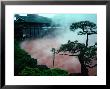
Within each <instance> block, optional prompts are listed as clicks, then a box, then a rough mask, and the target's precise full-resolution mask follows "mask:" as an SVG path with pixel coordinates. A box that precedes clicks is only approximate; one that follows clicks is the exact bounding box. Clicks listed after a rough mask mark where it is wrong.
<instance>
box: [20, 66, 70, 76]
mask: <svg viewBox="0 0 110 89" xmlns="http://www.w3.org/2000/svg"><path fill="white" fill-rule="evenodd" d="M20 75H21V76H66V75H68V72H66V71H65V70H61V69H58V68H54V69H44V70H40V69H39V68H29V67H25V68H24V69H23V70H22V71H21V73H20Z"/></svg>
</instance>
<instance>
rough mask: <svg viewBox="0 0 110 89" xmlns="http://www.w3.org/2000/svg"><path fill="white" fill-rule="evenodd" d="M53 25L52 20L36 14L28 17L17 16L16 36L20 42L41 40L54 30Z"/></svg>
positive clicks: (15, 24)
mask: <svg viewBox="0 0 110 89" xmlns="http://www.w3.org/2000/svg"><path fill="white" fill-rule="evenodd" d="M51 23H52V21H51V19H49V18H47V17H42V16H39V15H36V14H27V16H20V15H19V14H16V15H15V20H14V36H15V38H17V39H20V40H24V39H30V38H41V37H43V36H44V35H45V34H48V32H49V31H51V30H53V29H52V26H51Z"/></svg>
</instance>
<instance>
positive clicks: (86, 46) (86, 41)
mask: <svg viewBox="0 0 110 89" xmlns="http://www.w3.org/2000/svg"><path fill="white" fill-rule="evenodd" d="M88 36H89V35H88V34H87V39H86V47H87V46H88Z"/></svg>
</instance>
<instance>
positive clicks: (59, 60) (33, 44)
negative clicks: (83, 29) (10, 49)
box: [20, 14, 96, 73]
mask: <svg viewBox="0 0 110 89" xmlns="http://www.w3.org/2000/svg"><path fill="white" fill-rule="evenodd" d="M91 16H92V15H91ZM79 17H80V18H79ZM81 17H82V18H81ZM86 19H89V20H93V19H91V18H87V17H85V16H84V15H82V16H80V15H75V16H73V17H72V15H66V14H63V15H62V14H61V15H55V16H54V17H53V18H52V21H53V22H54V23H57V24H60V28H58V29H56V30H55V31H54V32H53V33H54V34H49V35H47V36H45V37H44V38H40V39H37V38H36V39H35V40H26V41H23V42H22V43H21V45H20V46H21V48H22V49H24V50H25V51H26V52H28V53H29V54H30V55H31V57H32V58H35V59H37V61H38V64H41V65H47V66H48V67H49V68H52V67H53V65H52V62H53V59H52V51H51V50H52V48H55V49H58V48H59V47H60V45H61V44H65V43H67V42H68V40H71V41H75V40H78V41H79V42H81V43H85V41H86V40H85V39H86V36H84V35H81V36H80V35H77V33H78V31H75V32H72V31H70V28H69V27H70V25H71V23H72V22H75V21H81V20H86ZM73 20H74V21H73ZM53 35H55V37H54V36H53ZM89 38H90V39H91V40H90V41H89V45H93V44H94V43H95V42H96V35H95V36H91V37H89ZM54 67H55V68H61V69H65V70H67V71H68V72H69V73H81V64H80V62H79V60H78V58H77V57H74V56H68V55H59V54H56V55H55V66H54Z"/></svg>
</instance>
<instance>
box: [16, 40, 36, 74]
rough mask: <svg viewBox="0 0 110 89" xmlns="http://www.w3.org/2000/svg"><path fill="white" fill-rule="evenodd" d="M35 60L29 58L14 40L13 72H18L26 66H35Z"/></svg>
mask: <svg viewBox="0 0 110 89" xmlns="http://www.w3.org/2000/svg"><path fill="white" fill-rule="evenodd" d="M36 65H37V60H36V59H33V58H31V56H30V55H29V54H28V53H26V52H25V51H24V50H22V49H21V48H20V47H19V42H18V41H16V40H15V44H14V73H15V75H18V73H19V72H20V71H21V70H22V69H23V68H24V67H26V66H28V67H32V68H34V67H36Z"/></svg>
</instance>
